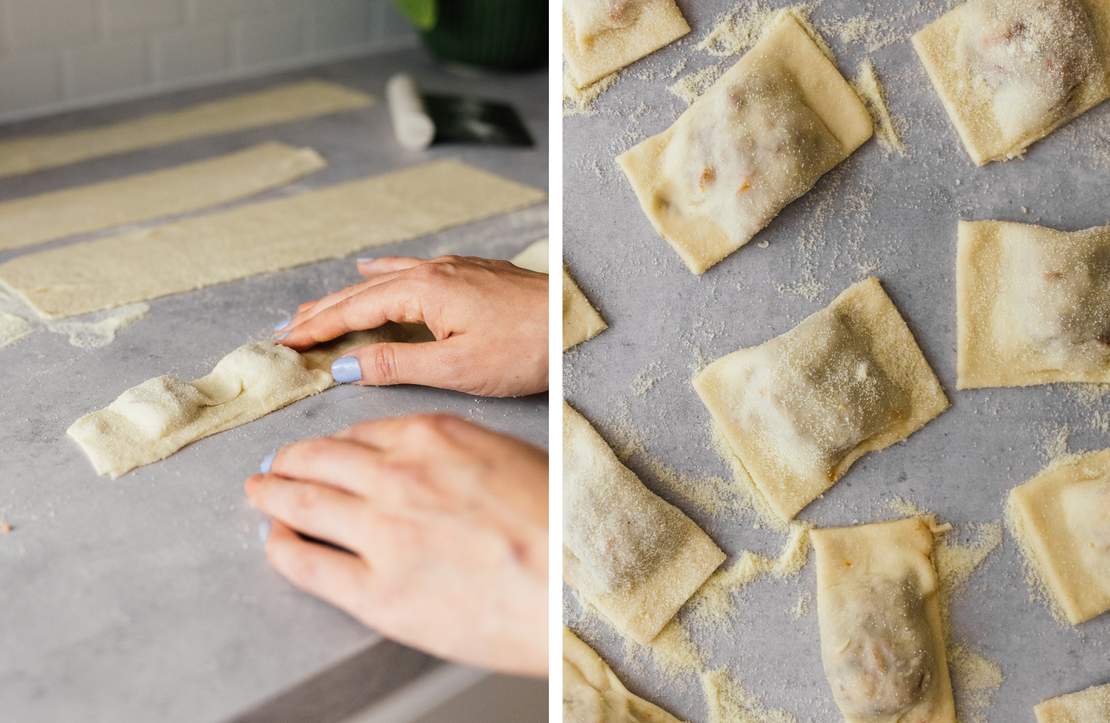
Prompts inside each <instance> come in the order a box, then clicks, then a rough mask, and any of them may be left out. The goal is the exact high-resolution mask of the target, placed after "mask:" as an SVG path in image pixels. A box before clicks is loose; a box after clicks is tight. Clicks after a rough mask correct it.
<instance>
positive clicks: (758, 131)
mask: <svg viewBox="0 0 1110 723" xmlns="http://www.w3.org/2000/svg"><path fill="white" fill-rule="evenodd" d="M871 133H872V123H871V116H870V114H869V113H868V112H867V108H866V107H865V106H864V105H863V103H862V102H861V101H860V99H859V97H858V96H856V94H855V91H853V90H852V87H851V85H849V83H848V82H847V81H846V80H845V79H844V77H843V76H841V75H840V72H839V71H838V70H837V69H836V66H835V65H834V64H833V63H832V61H831V60H830V59H829V58H828V57H827V56H826V55H825V54H824V52H823V51H822V50H821V48H820V47H819V46H818V45H817V43H816V42H815V41H814V39H813V38H812V37H811V36H810V34H809V31H808V30H807V29H806V28H805V27H804V26H803V25H802V23H801V22H800V21H799V20H798V19H797V18H795V17H794V15H793V14H792V13H790V12H783V13H780V15H779V17H778V19H777V20H776V21H775V22H774V23H773V24H772V25H771V27H770V28H769V29H768V30H767V31H766V33H765V35H764V36H763V38H762V39H761V40H760V41H759V42H758V43H757V44H756V45H755V47H753V48H752V49H751V50H750V51H749V52H748V53H747V54H746V55H745V56H744V57H743V58H741V59H740V61H739V62H738V63H736V65H734V66H733V67H732V68H731V69H730V70H729V71H728V72H726V73H725V74H724V75H723V76H721V78H720V79H718V80H717V81H716V82H715V83H714V84H713V86H712V87H711V88H710V89H709V90H708V91H706V92H705V94H704V95H702V97H701V98H699V99H698V100H697V101H695V102H694V103H693V105H691V106H690V107H689V108H688V109H687V110H686V112H684V113H683V114H682V115H681V116H679V118H678V120H677V121H675V123H674V125H672V126H671V127H670V128H668V129H667V130H666V131H664V132H662V133H660V134H658V135H655V136H652V137H651V138H648V139H647V140H645V141H643V142H641V143H639V144H638V145H636V146H634V147H633V148H631V149H629V150H628V151H626V152H625V153H623V154H621V155H620V156H619V157H618V158H617V161H618V163H620V165H621V167H622V168H623V169H624V172H625V175H627V176H628V180H629V182H630V183H631V184H632V187H633V189H634V190H635V192H636V196H637V197H638V198H639V201H640V205H641V207H642V208H643V210H644V213H646V214H647V216H648V219H649V220H650V221H651V223H652V225H653V226H654V227H655V230H656V231H657V232H658V233H659V234H660V235H661V236H663V238H664V239H666V240H667V242H668V243H670V244H671V246H673V247H674V249H675V251H677V252H678V254H679V255H680V256H681V257H682V260H683V262H684V263H685V264H686V265H687V267H689V269H690V270H691V271H692V272H694V273H696V274H700V273H702V272H704V271H705V270H706V269H708V268H709V267H711V266H713V265H714V264H716V263H717V262H718V261H720V260H721V259H723V258H725V257H726V256H728V255H729V254H731V253H732V252H733V251H736V250H737V249H738V248H740V247H741V246H743V245H744V244H746V243H748V241H750V240H751V239H752V237H753V236H755V234H756V233H758V232H759V231H760V230H761V229H762V228H763V227H765V226H766V225H767V224H768V223H770V222H771V220H772V219H773V218H774V217H775V216H777V215H778V213H779V212H780V211H782V209H783V208H785V207H786V206H787V205H788V204H790V203H791V202H792V201H794V200H795V199H797V198H798V197H800V196H802V195H803V194H805V193H806V191H808V190H809V189H810V188H812V187H813V185H814V184H815V183H816V182H817V180H818V179H819V178H821V176H823V175H824V174H825V173H827V172H828V171H829V170H831V169H832V168H833V167H834V166H836V165H837V164H838V163H840V162H841V161H843V160H844V159H846V158H847V157H848V156H850V155H851V154H852V152H853V151H855V150H856V148H858V147H859V146H860V145H862V144H863V142H864V141H866V140H867V139H868V138H870V137H871Z"/></svg>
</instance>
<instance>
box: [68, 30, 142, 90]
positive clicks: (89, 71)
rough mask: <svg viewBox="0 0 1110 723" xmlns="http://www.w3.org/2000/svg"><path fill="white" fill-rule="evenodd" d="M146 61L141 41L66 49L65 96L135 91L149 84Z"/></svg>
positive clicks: (134, 39)
mask: <svg viewBox="0 0 1110 723" xmlns="http://www.w3.org/2000/svg"><path fill="white" fill-rule="evenodd" d="M149 60H150V59H149V56H148V55H147V49H146V42H145V41H144V40H143V39H142V38H124V39H119V40H114V41H111V42H105V43H101V44H99V45H91V46H87V47H83V48H73V49H71V50H67V51H66V52H65V62H66V81H67V87H66V97H67V99H73V98H83V97H93V96H98V95H107V94H109V93H117V92H121V91H125V90H133V89H136V88H139V87H141V86H143V85H145V84H146V83H147V82H149V81H150V67H149V65H150V63H149Z"/></svg>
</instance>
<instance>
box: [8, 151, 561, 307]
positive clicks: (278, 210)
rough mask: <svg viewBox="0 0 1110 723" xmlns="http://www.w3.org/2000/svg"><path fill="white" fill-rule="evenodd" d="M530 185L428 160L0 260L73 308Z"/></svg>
mask: <svg viewBox="0 0 1110 723" xmlns="http://www.w3.org/2000/svg"><path fill="white" fill-rule="evenodd" d="M543 198H544V194H543V192H542V191H539V190H538V189H535V188H530V187H528V186H524V185H521V184H518V183H514V182H512V181H509V180H506V179H504V178H501V177H499V176H496V175H493V174H491V173H486V172H485V171H480V170H478V169H476V168H473V167H471V166H468V165H466V164H464V163H460V162H458V161H453V160H445V161H435V162H432V163H425V164H422V165H418V166H414V167H411V168H406V169H404V170H400V171H394V172H392V173H386V174H383V175H381V176H374V177H371V178H367V179H360V180H357V181H350V182H347V183H341V184H338V185H335V186H329V187H327V188H323V189H320V190H314V191H307V192H305V193H301V194H298V195H295V196H287V197H283V198H277V199H273V200H269V201H262V202H259V203H253V204H248V205H245V206H239V207H237V208H232V209H229V210H226V211H219V212H217V213H212V214H208V215H206V216H197V217H193V218H188V219H185V220H183V221H178V222H176V223H171V224H166V225H164V226H156V227H153V228H148V229H142V230H140V231H135V232H131V233H124V234H121V235H118V236H109V237H106V238H101V239H96V240H93V241H85V242H81V243H76V244H71V245H69V246H65V247H63V248H58V249H52V250H49V251H42V252H39V253H34V254H28V255H26V256H21V257H19V258H16V259H13V260H11V261H8V262H7V263H5V264H2V265H0V282H3V283H4V284H7V285H8V286H9V287H10V288H12V289H13V290H14V291H15V292H17V293H18V294H19V295H20V296H22V297H23V298H24V299H25V300H26V301H27V302H28V303H29V304H31V305H32V306H33V307H35V309H36V310H37V311H38V312H39V313H40V314H42V315H43V316H47V317H63V316H73V315H75V314H83V313H86V312H90V311H98V310H100V309H110V308H113V307H116V306H123V305H124V304H130V303H133V302H136V301H146V300H148V299H155V298H158V297H160V296H166V295H168V294H176V293H181V292H183V291H191V290H193V289H199V288H202V287H204V286H211V285H212V284H218V283H222V282H225V281H233V280H235V279H242V278H246V277H248V276H254V275H256V274H262V273H267V272H270V271H279V270H281V269H287V268H291V267H293V266H299V265H301V264H307V263H311V262H313V261H321V260H323V259H329V258H338V257H340V256H345V255H347V254H350V253H354V252H355V251H358V250H359V249H364V248H370V247H372V246H382V245H385V244H389V243H394V242H397V241H404V240H406V239H411V238H415V237H417V236H422V235H425V234H429V233H432V232H434V231H440V230H442V229H445V228H450V227H452V226H457V225H461V224H464V223H469V222H472V221H477V220H479V219H483V218H487V217H489V216H493V215H496V214H499V213H505V212H508V211H511V210H513V209H517V208H522V207H524V206H528V205H531V204H533V203H536V202H538V201H541V200H542V199H543Z"/></svg>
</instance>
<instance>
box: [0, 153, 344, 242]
mask: <svg viewBox="0 0 1110 723" xmlns="http://www.w3.org/2000/svg"><path fill="white" fill-rule="evenodd" d="M325 165H327V163H326V162H325V161H324V159H323V158H321V157H320V155H319V154H318V153H316V151H314V150H312V149H311V148H292V147H290V146H287V145H285V144H284V143H263V144H260V145H257V146H252V147H251V148H247V149H246V150H242V151H236V152H235V153H229V154H226V155H222V156H216V157H214V158H209V159H206V160H203V161H197V162H195V163H186V164H184V165H181V166H174V167H172V168H167V169H165V170H161V171H155V172H153V173H141V174H136V175H134V176H127V177H126V178H121V179H119V180H115V181H106V182H104V183H96V184H93V185H89V186H78V187H76V188H67V189H65V190H62V191H54V192H52V193H44V194H42V195H39V196H29V197H27V198H20V199H16V200H15V201H8V202H7V203H0V251H2V250H4V249H14V248H19V247H20V246H30V245H31V244H36V243H40V242H42V241H50V240H52V239H58V238H62V237H64V236H72V235H74V234H79V233H85V232H88V231H98V230H100V229H104V228H110V227H112V226H122V225H123V224H128V223H137V222H139V221H148V220H150V219H153V218H158V217H159V216H168V215H170V214H176V213H185V212H186V211H195V210H197V209H201V208H207V207H209V206H216V205H219V204H221V203H226V202H228V201H234V200H236V199H240V198H246V197H247V196H253V195H254V194H256V193H260V192H262V191H265V190H267V189H271V188H277V187H278V186H283V185H285V184H287V183H290V182H291V181H295V180H296V179H298V178H301V177H303V176H307V175H308V174H310V173H314V172H316V171H318V170H320V169H321V168H323V167H324V166H325Z"/></svg>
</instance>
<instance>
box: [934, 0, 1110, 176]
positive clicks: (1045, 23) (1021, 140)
mask: <svg viewBox="0 0 1110 723" xmlns="http://www.w3.org/2000/svg"><path fill="white" fill-rule="evenodd" d="M913 45H914V48H915V49H916V50H917V54H918V56H919V57H920V58H921V62H922V63H923V64H924V65H925V70H926V71H927V72H928V74H929V79H930V80H931V81H932V82H933V87H934V88H935V89H936V91H937V93H938V94H939V95H940V98H941V101H942V102H943V103H944V109H945V111H947V113H948V117H949V118H950V119H951V121H952V124H953V125H954V126H956V131H957V132H958V133H959V134H960V140H962V141H963V144H964V147H965V148H966V149H967V152H968V154H969V155H970V156H971V158H972V160H974V161H975V163H977V164H979V165H980V166H982V165H984V164H986V163H990V162H991V161H997V160H1003V159H1008V158H1013V157H1015V156H1018V155H1021V153H1022V152H1023V151H1024V150H1025V149H1026V148H1027V147H1028V146H1030V145H1031V144H1032V143H1034V142H1035V141H1038V140H1040V139H1041V138H1044V137H1045V136H1047V135H1048V134H1049V133H1051V132H1052V131H1054V130H1056V128H1058V127H1059V126H1061V125H1063V124H1065V123H1067V122H1068V121H1070V120H1072V119H1073V118H1075V117H1076V116H1078V115H1081V114H1082V113H1084V112H1086V111H1088V110H1090V109H1091V108H1093V107H1094V106H1096V105H1098V104H1099V103H1101V102H1102V101H1104V100H1106V98H1107V97H1110V59H1108V58H1110V55H1108V54H1110V2H1108V0H970V1H969V2H966V3H964V4H963V5H960V6H958V7H956V8H954V9H952V10H950V11H949V12H948V13H946V14H945V15H943V16H941V17H940V18H938V19H937V20H936V21H934V22H933V23H932V24H930V25H929V26H927V27H926V28H924V29H923V30H921V31H919V32H918V33H916V34H915V35H914V36H913Z"/></svg>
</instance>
